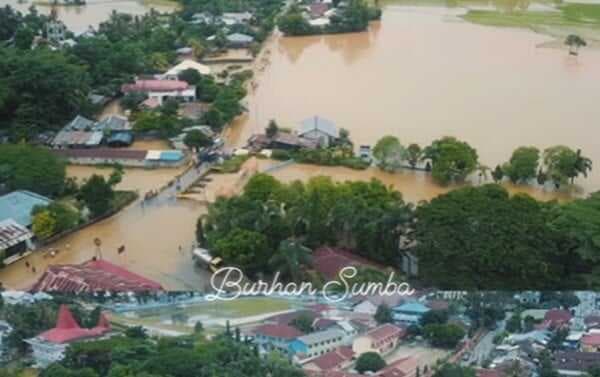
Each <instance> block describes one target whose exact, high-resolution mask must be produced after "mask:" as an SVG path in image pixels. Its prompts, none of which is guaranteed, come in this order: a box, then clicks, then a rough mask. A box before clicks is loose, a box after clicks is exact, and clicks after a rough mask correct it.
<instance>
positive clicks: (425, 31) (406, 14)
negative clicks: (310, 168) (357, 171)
mask: <svg viewBox="0 0 600 377" xmlns="http://www.w3.org/2000/svg"><path fill="white" fill-rule="evenodd" d="M462 12H463V10H460V9H449V8H443V7H410V6H407V7H405V6H397V5H389V6H386V7H385V9H384V12H383V19H382V21H381V22H377V23H373V24H372V25H371V27H370V29H369V32H367V33H357V34H344V35H328V36H314V37H299V38H284V37H279V38H274V41H273V42H272V44H271V45H270V46H268V47H267V48H269V49H270V50H271V54H270V64H269V65H268V67H267V68H266V69H265V71H264V72H262V73H260V74H259V76H258V80H257V81H258V84H259V85H258V87H257V88H256V89H255V90H254V91H251V93H250V95H249V97H248V98H247V100H246V101H247V105H248V108H249V110H250V111H249V113H248V114H247V115H245V116H243V117H241V118H240V119H239V120H238V121H237V122H236V123H235V124H234V127H232V129H231V130H230V132H229V137H230V139H231V144H232V145H233V146H240V145H243V144H244V143H245V141H246V140H247V138H248V137H249V136H250V135H252V134H253V133H257V132H262V130H263V129H264V127H265V126H266V125H267V123H268V121H269V120H270V119H276V120H277V121H278V123H279V124H280V125H281V126H283V127H289V128H296V127H297V125H298V123H299V122H300V121H301V120H303V119H305V118H307V117H310V116H313V115H315V114H318V115H321V116H323V117H326V118H329V119H331V120H332V121H334V122H335V123H336V124H337V126H338V127H339V128H346V129H348V130H349V131H350V137H351V138H352V139H353V140H354V142H355V144H356V145H357V146H358V145H361V144H370V145H374V144H375V142H376V141H377V140H378V139H379V138H380V137H382V136H384V135H386V134H391V135H395V136H397V137H398V138H399V139H400V140H401V142H402V143H404V144H405V145H408V144H409V143H413V142H416V143H419V144H421V145H428V144H429V143H430V142H431V141H432V140H434V139H436V138H439V137H441V136H445V135H452V136H456V137H458V138H460V139H463V140H465V141H467V142H469V143H470V144H471V145H473V146H474V147H475V148H477V151H478V153H479V156H480V162H481V163H483V164H485V165H487V166H490V167H492V168H493V167H494V166H495V165H496V164H498V163H501V162H504V161H506V160H508V159H509V157H510V154H511V153H512V151H513V150H514V149H515V148H517V147H518V146H521V145H534V146H537V147H539V148H540V149H544V148H546V147H549V146H552V145H555V144H565V145H568V146H571V147H572V148H581V149H582V150H583V152H584V154H585V155H587V156H588V157H590V158H591V159H592V160H593V161H594V162H595V163H596V164H599V165H600V148H598V142H597V140H598V137H599V136H600V125H599V124H598V121H597V120H598V119H600V106H598V100H597V98H598V90H599V89H600V52H598V51H593V50H585V49H583V50H582V52H581V54H580V56H579V57H578V58H577V59H574V58H572V57H568V56H567V53H566V52H565V51H564V50H557V49H549V48H537V47H536V46H537V45H538V44H540V43H543V42H545V41H548V40H549V39H550V38H549V37H546V36H543V35H540V34H535V33H533V32H530V31H527V30H518V29H510V28H494V27H484V26H479V25H474V24H470V23H467V22H464V21H462V20H460V19H459V18H458V17H457V14H460V13H462ZM576 183H578V184H580V185H582V186H583V188H584V189H585V190H587V191H592V190H597V189H600V170H599V169H595V171H594V172H593V173H592V175H591V176H590V177H589V178H588V179H583V178H580V179H579V180H577V181H576ZM411 185H412V186H414V187H412V188H409V187H408V186H411ZM404 187H405V190H412V191H414V192H417V191H420V190H424V191H425V192H435V191H436V190H437V189H436V188H431V187H429V186H428V182H427V181H424V180H419V179H415V180H414V181H413V182H412V183H411V182H406V184H405V186H404Z"/></svg>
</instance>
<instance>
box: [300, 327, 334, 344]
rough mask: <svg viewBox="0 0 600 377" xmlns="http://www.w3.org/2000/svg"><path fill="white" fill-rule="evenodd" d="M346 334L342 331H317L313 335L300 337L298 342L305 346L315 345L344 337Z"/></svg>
mask: <svg viewBox="0 0 600 377" xmlns="http://www.w3.org/2000/svg"><path fill="white" fill-rule="evenodd" d="M343 336H344V333H343V332H342V331H340V330H325V331H317V332H314V333H312V334H308V335H304V336H301V337H298V340H299V341H301V342H302V343H304V344H315V343H319V342H322V341H326V340H331V339H335V338H340V337H343Z"/></svg>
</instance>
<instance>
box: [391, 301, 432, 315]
mask: <svg viewBox="0 0 600 377" xmlns="http://www.w3.org/2000/svg"><path fill="white" fill-rule="evenodd" d="M392 310H393V311H395V312H406V313H415V314H425V313H427V312H428V311H430V310H431V309H430V308H428V307H427V306H425V305H423V304H421V303H420V302H416V301H410V302H406V303H404V304H401V305H399V306H396V307H395V308H393V309H392Z"/></svg>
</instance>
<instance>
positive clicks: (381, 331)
mask: <svg viewBox="0 0 600 377" xmlns="http://www.w3.org/2000/svg"><path fill="white" fill-rule="evenodd" d="M405 334H406V329H404V328H401V327H398V326H394V325H391V324H389V323H386V324H384V325H381V326H378V327H376V328H374V329H373V330H370V331H368V332H367V333H366V334H365V335H366V336H368V337H369V338H371V339H372V340H373V341H375V342H376V341H380V340H383V339H386V338H389V337H403V336H404V335H405Z"/></svg>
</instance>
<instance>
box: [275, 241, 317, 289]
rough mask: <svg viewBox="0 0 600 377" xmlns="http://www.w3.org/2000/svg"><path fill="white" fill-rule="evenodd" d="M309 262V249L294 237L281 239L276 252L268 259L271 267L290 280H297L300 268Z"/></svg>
mask: <svg viewBox="0 0 600 377" xmlns="http://www.w3.org/2000/svg"><path fill="white" fill-rule="evenodd" d="M310 263H311V258H310V249H309V248H307V247H305V246H303V245H302V244H300V243H299V242H298V241H296V240H294V239H288V240H283V241H281V243H280V244H279V248H278V249H277V252H276V253H275V254H274V255H273V257H271V260H269V264H270V265H271V266H272V267H273V269H274V270H275V271H279V273H280V274H281V276H282V277H283V278H284V279H289V280H290V281H298V280H299V278H300V270H301V268H302V267H303V266H307V265H310Z"/></svg>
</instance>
